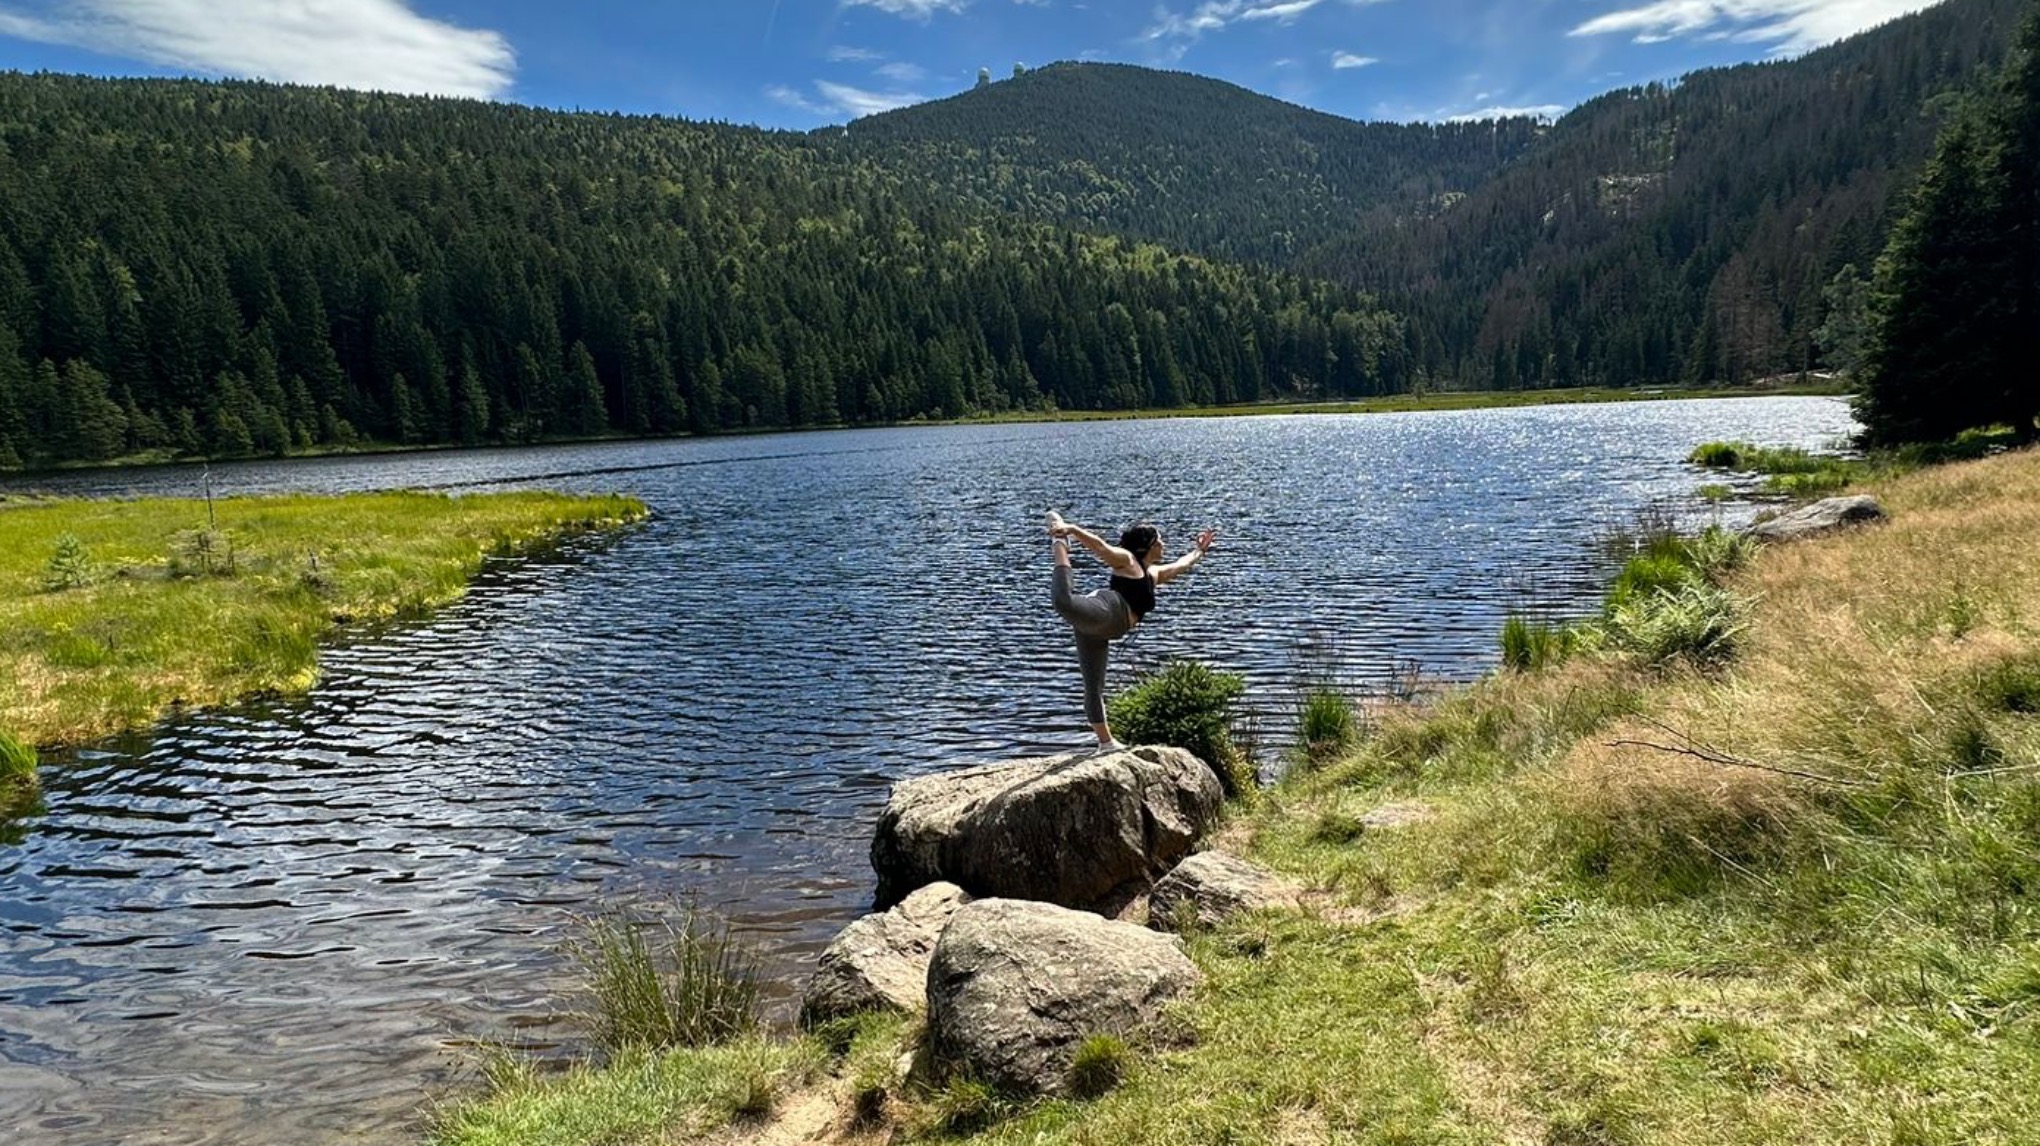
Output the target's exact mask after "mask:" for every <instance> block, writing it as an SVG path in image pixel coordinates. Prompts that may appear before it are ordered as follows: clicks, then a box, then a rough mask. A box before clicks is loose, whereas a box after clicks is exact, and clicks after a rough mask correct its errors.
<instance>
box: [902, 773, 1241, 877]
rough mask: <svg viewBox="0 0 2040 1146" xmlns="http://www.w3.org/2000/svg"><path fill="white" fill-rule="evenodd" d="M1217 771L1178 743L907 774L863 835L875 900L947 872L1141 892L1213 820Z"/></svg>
mask: <svg viewBox="0 0 2040 1146" xmlns="http://www.w3.org/2000/svg"><path fill="white" fill-rule="evenodd" d="M1224 802H1225V790H1224V789H1223V788H1221V787H1220V786H1219V782H1218V776H1217V775H1216V774H1215V773H1213V772H1212V770H1211V769H1210V768H1209V767H1208V766H1207V765H1206V764H1205V763H1204V762H1203V761H1202V760H1199V759H1198V758H1197V757H1195V756H1193V755H1191V754H1190V753H1188V752H1185V751H1183V750H1182V749H1180V748H1135V749H1132V750H1130V751H1126V752H1113V753H1109V754H1103V755H1087V756H1053V757H1048V758H1045V759H1039V760H1023V761H1019V762H1017V763H1012V764H998V765H993V766H990V767H985V768H969V769H965V770H963V771H958V772H946V773H942V774H940V775H935V776H924V777H920V778H918V779H913V780H907V781H904V782H902V783H900V784H898V785H896V786H894V788H893V791H892V799H891V800H889V801H888V802H887V803H886V806H885V811H884V812H883V813H882V814H880V816H879V818H878V830H877V833H876V835H875V836H874V837H873V838H872V841H871V866H872V868H873V869H874V870H876V871H877V872H878V906H879V907H881V908H884V907H888V906H891V905H892V904H894V903H898V902H899V901H900V900H901V899H903V898H905V896H906V895H907V893H909V892H911V891H913V890H914V889H915V888H917V887H921V886H924V885H926V884H929V883H934V882H936V881H938V880H947V881H949V882H951V883H954V884H956V885H958V886H959V887H961V888H963V889H964V890H965V891H967V892H969V893H970V894H972V895H975V896H981V897H993V896H999V897H1005V898H1009V899H1035V900H1041V901H1044V902H1048V903H1056V904H1061V905H1062V906H1064V907H1077V908H1096V907H1100V906H1103V905H1107V904H1110V903H1112V902H1113V901H1114V900H1115V899H1116V898H1119V897H1123V896H1125V895H1126V893H1127V892H1128V890H1129V889H1132V890H1135V891H1145V890H1147V888H1148V886H1149V885H1150V884H1151V883H1152V882H1153V881H1154V879H1155V878H1156V877H1157V876H1160V875H1161V874H1163V873H1164V872H1166V871H1168V870H1169V869H1170V868H1171V867H1173V866H1174V865H1175V863H1176V861H1177V860H1178V859H1181V858H1182V857H1183V856H1185V855H1187V854H1189V852H1190V850H1191V848H1193V847H1194V846H1196V844H1197V842H1198V841H1199V840H1201V839H1203V838H1204V835H1205V833H1206V832H1208V831H1209V830H1210V829H1211V827H1212V826H1213V825H1214V824H1215V823H1216V822H1217V819H1218V815H1219V810H1220V807H1221V806H1222V805H1223V804H1224Z"/></svg>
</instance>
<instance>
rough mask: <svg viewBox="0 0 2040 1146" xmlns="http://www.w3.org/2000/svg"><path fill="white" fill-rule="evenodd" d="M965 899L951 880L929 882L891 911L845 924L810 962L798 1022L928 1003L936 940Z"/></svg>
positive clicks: (909, 1010)
mask: <svg viewBox="0 0 2040 1146" xmlns="http://www.w3.org/2000/svg"><path fill="white" fill-rule="evenodd" d="M969 902H970V896H969V895H967V894H965V892H964V890H963V889H962V888H960V887H958V886H956V885H955V884H953V883H931V884H929V885H928V886H927V887H924V888H921V889H920V890H919V891H916V892H915V893H914V894H912V895H910V896H908V897H907V898H906V899H905V900H903V901H901V902H900V904H899V905H898V906H896V907H894V908H893V909H892V910H891V911H887V912H882V913H880V914H876V915H867V916H865V917H864V918H862V919H859V920H857V921H856V922H855V923H852V924H851V925H850V926H848V927H845V928H844V929H843V930H842V932H841V933H840V934H838V935H837V936H836V938H835V940H834V941H833V942H831V943H830V944H829V947H828V949H827V950H826V951H823V952H822V957H821V959H820V960H819V961H818V962H817V963H816V964H815V974H814V977H813V978H812V979H809V980H808V985H807V991H806V993H805V994H803V995H802V996H801V1003H800V1021H801V1025H803V1026H810V1027H811V1026H814V1025H815V1024H817V1023H824V1022H827V1021H829V1020H830V1019H837V1018H844V1017H847V1016H850V1015H856V1014H862V1013H864V1012H866V1011H897V1012H900V1013H901V1014H913V1013H918V1012H919V1011H921V1010H922V1009H923V1008H924V1007H925V1006H926V1005H927V993H928V960H929V958H930V957H931V956H933V955H934V953H935V941H936V940H937V939H938V938H940V937H941V935H942V929H943V927H945V926H947V925H948V923H949V917H950V916H951V915H953V914H955V912H956V909H957V908H959V907H961V906H963V905H964V904H966V903H969Z"/></svg>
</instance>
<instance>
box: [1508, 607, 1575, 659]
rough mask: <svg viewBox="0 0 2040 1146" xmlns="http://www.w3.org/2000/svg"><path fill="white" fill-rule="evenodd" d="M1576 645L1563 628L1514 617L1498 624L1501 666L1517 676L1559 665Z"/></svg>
mask: <svg viewBox="0 0 2040 1146" xmlns="http://www.w3.org/2000/svg"><path fill="white" fill-rule="evenodd" d="M1577 644H1578V641H1577V638H1576V636H1575V634H1574V633H1573V631H1572V629H1570V628H1568V627H1567V626H1564V625H1548V624H1545V623H1543V622H1542V621H1533V620H1531V619H1530V618H1528V617H1524V616H1521V615H1518V614H1514V613H1511V614H1510V615H1509V618H1508V619H1507V620H1505V621H1503V622H1502V664H1503V665H1504V666H1506V667H1508V668H1511V669H1514V670H1516V671H1517V672H1535V671H1536V670H1538V669H1541V668H1546V667H1548V666H1551V665H1556V664H1562V663H1564V661H1565V660H1566V658H1567V657H1570V656H1571V655H1572V654H1573V651H1574V649H1575V647H1576V646H1577Z"/></svg>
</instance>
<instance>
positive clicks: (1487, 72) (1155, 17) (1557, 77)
mask: <svg viewBox="0 0 2040 1146" xmlns="http://www.w3.org/2000/svg"><path fill="white" fill-rule="evenodd" d="M1924 6H1925V0H577V2H576V3H572V4H563V3H559V2H558V0H0V67H6V68H16V69H23V70H31V71H32V70H51V71H64V72H87V73H92V74H97V75H172V74H189V75H206V76H260V77H264V78H268V79H275V80H283V81H290V82H299V83H330V84H339V85H342V86H347V87H361V88H378V89H385V90H392V91H406V92H433V93H442V94H452V95H469V96H480V97H484V98H490V99H505V100H514V101H517V102H520V103H531V104H540V105H544V106H549V107H567V108H575V107H578V108H586V109H599V110H622V111H630V112H653V113H660V114H668V115H681V116H687V117H690V118H695V119H720V120H730V121H735V122H742V123H757V124H764V125H767V126H772V127H789V128H809V127H815V126H819V125H821V124H825V123H840V122H843V121H844V120H846V119H849V118H851V117H853V116H855V115H859V114H867V113H870V112H873V111H878V110H882V109H884V108H886V107H891V106H897V105H900V104H903V103H911V102H916V101H918V100H921V99H928V98H938V97H941V96H945V95H949V94H952V93H954V92H957V91H960V90H963V89H965V88H967V87H969V86H970V85H971V84H972V82H974V80H975V79H976V77H977V73H978V69H979V68H981V67H988V68H991V69H992V71H993V74H994V75H996V76H1000V77H1004V76H1006V75H1009V74H1010V73H1011V71H1012V68H1013V65H1014V64H1015V63H1016V62H1017V63H1025V64H1028V65H1030V66H1032V65H1038V64H1042V63H1047V62H1050V61H1053V60H1067V59H1092V60H1110V61H1118V62H1124V63H1135V64H1148V65H1153V66H1158V67H1170V68H1179V69H1182V70H1185V71H1192V72H1197V73H1200V74H1203V75H1209V76H1216V77H1218V78H1221V79H1225V80H1230V81H1232V82H1234V83H1237V84H1240V85H1242V86H1244V87H1248V88H1252V89H1254V90H1256V91H1260V92H1265V93H1267V94H1269V95H1273V96H1278V97H1280V98H1283V99H1288V100H1291V101H1294V102H1296V103H1301V104H1305V105H1308V106H1310V107H1315V108H1319V109H1322V110H1324V111H1329V112H1333V113H1335V114H1338V115H1345V116H1350V117H1353V118H1356V119H1394V120H1412V119H1448V118H1452V117H1462V116H1474V115H1480V114H1483V113H1485V114H1494V113H1497V112H1503V111H1511V110H1529V111H1535V112H1537V113H1540V114H1555V113H1558V112H1561V111H1563V110H1564V109H1565V108H1567V107H1570V106H1572V105H1573V104H1576V103H1578V102H1580V101H1581V100H1583V99H1586V98H1588V97H1589V96H1592V95H1594V94H1596V93H1598V92H1601V91H1605V90H1607V89H1609V88H1611V87H1619V86H1625V85H1628V84H1634V83H1642V82H1644V81H1646V80H1651V79H1666V78H1671V77H1674V76H1677V75H1680V74H1683V73H1685V72H1688V71H1691V70H1693V69H1695V68H1699V67H1706V66H1709V65H1713V64H1723V63H1734V62H1739V61H1744V60H1757V59H1765V58H1770V57H1773V56H1777V55H1781V54H1792V53H1796V52H1801V51H1805V50H1806V49H1808V48H1811V47H1814V46H1817V45H1819V44H1823V43H1828V42H1831V41H1833V40H1835V39H1838V38H1840V37H1842V36H1846V35H1849V34H1850V33H1852V32H1855V31H1858V30H1861V29H1863V28H1867V27H1870V26H1872V25H1875V24H1878V23H1882V22H1883V21H1886V20H1889V19H1891V18H1893V17H1895V16H1898V15H1901V14H1903V13H1905V12H1907V11H1912V10H1915V9H1918V8H1921V7H1924Z"/></svg>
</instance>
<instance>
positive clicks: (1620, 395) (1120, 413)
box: [0, 383, 1851, 503]
mask: <svg viewBox="0 0 2040 1146" xmlns="http://www.w3.org/2000/svg"><path fill="white" fill-rule="evenodd" d="M1850 392H1851V391H1850V389H1849V388H1848V387H1847V386H1837V385H1834V384H1832V383H1805V384H1798V383H1791V384H1785V385H1780V386H1774V387H1764V388H1757V387H1752V386H1737V387H1702V388H1693V389H1687V388H1638V389H1629V388H1623V387H1581V388H1577V389H1567V390H1448V391H1435V392H1431V393H1425V394H1391V395H1384V396H1382V397H1378V398H1360V399H1349V400H1329V401H1321V402H1260V403H1251V404H1241V405H1231V406H1177V407H1161V408H1143V409H1134V410H1024V411H1007V412H1003V413H985V414H973V415H968V416H965V417H960V418H923V419H911V420H908V421H902V422H875V423H871V424H868V425H866V424H859V425H824V426H774V427H769V428H758V429H749V430H725V431H723V432H721V433H716V434H693V433H688V434H674V435H671V436H668V437H651V438H642V437H632V436H629V435H619V434H601V435H596V436H593V437H564V438H545V439H542V440H539V441H531V442H489V443H480V444H477V445H473V446H464V445H457V444H452V443H435V444H403V443H394V442H363V443H361V444H359V445H355V446H346V447H339V446H321V447H316V448H313V449H307V450H291V451H289V452H287V453H283V454H248V455H243V456H235V457H203V456H187V455H178V454H173V453H168V452H165V451H160V450H159V451H153V452H150V453H147V454H136V455H131V456H128V457H122V458H113V459H110V460H107V461H98V462H63V463H59V464H58V465H55V466H50V467H44V468H37V469H26V468H24V469H0V482H33V481H34V480H35V479H37V478H41V477H62V476H68V475H72V474H79V473H90V472H93V471H95V470H126V469H143V468H147V467H151V466H197V465H208V464H211V463H214V462H217V463H220V464H222V465H239V464H243V463H248V462H287V461H312V460H318V459H322V458H373V457H380V456H394V455H400V454H452V453H461V452H464V451H469V450H525V449H544V448H547V447H551V446H584V445H603V444H611V445H623V444H629V443H644V442H688V441H716V440H719V439H726V438H746V437H764V436H768V435H772V434H820V433H830V432H834V431H838V430H889V429H915V428H921V427H935V426H1015V425H1055V424H1059V423H1081V422H1126V421H1144V420H1160V419H1171V418H1250V417H1266V416H1294V415H1307V414H1413V413H1428V412H1440V411H1463V410H1506V409H1520V408H1523V407H1527V406H1577V405H1604V404H1611V403H1626V402H1682V401H1712V400H1716V399H1735V398H1835V397H1845V396H1847V395H1848V394H1849V393H1850ZM9 496H10V495H7V494H4V493H0V503H5V502H6V501H7V500H8V499H9ZM13 496H15V497H20V496H23V495H13Z"/></svg>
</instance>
